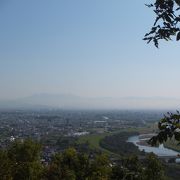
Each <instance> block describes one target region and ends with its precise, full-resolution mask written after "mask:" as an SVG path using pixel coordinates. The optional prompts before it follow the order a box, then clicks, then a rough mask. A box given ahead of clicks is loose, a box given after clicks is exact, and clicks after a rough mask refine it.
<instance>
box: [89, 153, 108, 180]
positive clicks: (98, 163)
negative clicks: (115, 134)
mask: <svg viewBox="0 0 180 180" xmlns="http://www.w3.org/2000/svg"><path fill="white" fill-rule="evenodd" d="M110 175H111V166H110V161H109V159H108V158H107V156H106V155H99V156H97V157H96V159H95V160H94V161H93V162H92V163H91V165H90V179H91V180H108V179H110Z"/></svg>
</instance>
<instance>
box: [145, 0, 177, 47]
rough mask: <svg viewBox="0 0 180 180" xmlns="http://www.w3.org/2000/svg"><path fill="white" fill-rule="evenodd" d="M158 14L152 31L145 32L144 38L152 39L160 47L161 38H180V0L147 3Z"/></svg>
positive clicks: (149, 40) (161, 0)
mask: <svg viewBox="0 0 180 180" xmlns="http://www.w3.org/2000/svg"><path fill="white" fill-rule="evenodd" d="M147 6H148V7H151V8H153V11H154V12H155V14H156V18H155V22H154V24H153V27H152V28H151V30H150V32H149V33H147V34H145V37H144V40H146V41H147V43H150V42H151V41H153V42H154V45H155V46H156V47H158V45H159V40H161V39H164V40H167V41H168V40H171V39H172V37H173V36H175V37H176V40H180V26H179V25H180V14H179V10H180V0H155V3H153V4H149V5H147Z"/></svg>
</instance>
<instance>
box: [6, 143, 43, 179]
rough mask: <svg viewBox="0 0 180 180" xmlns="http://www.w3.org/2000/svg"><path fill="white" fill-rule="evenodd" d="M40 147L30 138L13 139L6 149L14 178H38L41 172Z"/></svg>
mask: <svg viewBox="0 0 180 180" xmlns="http://www.w3.org/2000/svg"><path fill="white" fill-rule="evenodd" d="M40 150H41V147H40V145H39V144H38V143H35V142H33V141H32V140H25V141H24V142H21V141H15V142H14V143H13V144H12V145H11V146H10V147H9V148H8V150H7V156H8V159H9V161H10V163H11V169H12V171H11V174H12V177H13V179H14V180H19V179H21V180H23V179H24V180H25V179H30V180H36V179H37V180H38V179H40V176H41V174H42V165H41V162H40V159H39V158H40Z"/></svg>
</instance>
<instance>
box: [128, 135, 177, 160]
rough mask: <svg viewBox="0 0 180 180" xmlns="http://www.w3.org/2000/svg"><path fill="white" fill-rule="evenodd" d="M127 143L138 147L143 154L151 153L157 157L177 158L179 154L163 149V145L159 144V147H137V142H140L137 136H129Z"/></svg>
mask: <svg viewBox="0 0 180 180" xmlns="http://www.w3.org/2000/svg"><path fill="white" fill-rule="evenodd" d="M127 142H131V143H133V144H134V145H136V146H138V148H139V150H141V151H142V150H144V151H145V152H147V153H149V152H153V153H154V154H156V155H157V156H172V157H174V156H177V155H178V154H179V153H178V152H177V151H174V150H171V149H168V148H165V147H164V146H163V144H161V145H160V146H159V147H151V146H145V145H139V144H138V142H140V139H139V136H131V137H129V138H128V140H127Z"/></svg>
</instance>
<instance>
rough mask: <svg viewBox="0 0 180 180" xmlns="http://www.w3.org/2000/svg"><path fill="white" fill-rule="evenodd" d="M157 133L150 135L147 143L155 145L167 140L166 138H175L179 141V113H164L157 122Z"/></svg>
mask: <svg viewBox="0 0 180 180" xmlns="http://www.w3.org/2000/svg"><path fill="white" fill-rule="evenodd" d="M158 128H159V133H158V135H157V136H154V137H152V138H151V139H150V140H149V144H151V145H157V144H161V143H163V142H164V141H167V139H168V138H170V139H171V138H175V139H176V140H177V141H180V114H179V111H177V113H175V114H173V113H169V112H168V113H167V115H164V118H162V119H161V120H160V122H159V123H158Z"/></svg>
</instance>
